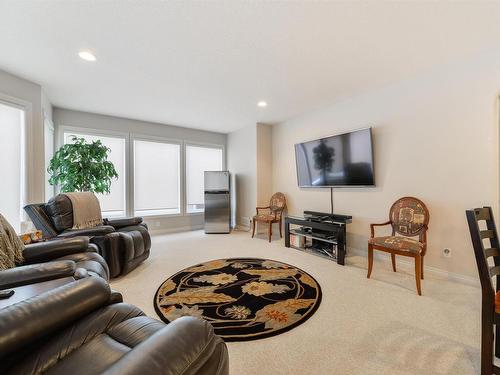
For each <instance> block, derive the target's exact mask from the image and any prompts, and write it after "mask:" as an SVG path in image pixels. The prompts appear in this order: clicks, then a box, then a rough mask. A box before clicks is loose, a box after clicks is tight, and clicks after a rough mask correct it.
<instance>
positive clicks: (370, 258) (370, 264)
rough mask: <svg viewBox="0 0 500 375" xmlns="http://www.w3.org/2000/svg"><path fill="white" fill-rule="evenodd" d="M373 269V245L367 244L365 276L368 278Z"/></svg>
mask: <svg viewBox="0 0 500 375" xmlns="http://www.w3.org/2000/svg"><path fill="white" fill-rule="evenodd" d="M372 269H373V247H372V245H368V274H367V275H366V277H367V278H368V279H369V278H370V275H371V274H372Z"/></svg>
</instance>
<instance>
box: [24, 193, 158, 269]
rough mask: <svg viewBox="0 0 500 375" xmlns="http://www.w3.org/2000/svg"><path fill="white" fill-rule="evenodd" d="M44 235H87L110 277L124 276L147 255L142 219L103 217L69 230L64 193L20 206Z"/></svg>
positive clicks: (148, 245)
mask: <svg viewBox="0 0 500 375" xmlns="http://www.w3.org/2000/svg"><path fill="white" fill-rule="evenodd" d="M24 210H25V211H26V213H27V214H28V216H29V217H30V219H31V221H32V222H33V224H34V225H35V227H36V228H37V229H39V230H41V231H42V232H43V234H44V236H45V237H46V238H71V237H75V236H87V237H89V238H90V242H91V243H92V244H94V245H96V246H97V248H98V250H99V254H101V255H102V257H103V258H104V259H105V260H106V262H107V264H108V267H109V274H110V277H117V276H120V275H125V274H127V273H129V272H130V271H132V270H133V269H134V268H136V267H137V266H138V265H139V264H141V263H142V262H143V261H144V260H146V259H147V258H148V257H149V253H150V248H151V236H150V234H149V231H148V228H147V226H146V224H145V223H143V222H142V218H140V217H133V218H123V219H104V220H103V223H102V225H98V226H96V227H93V228H87V229H73V228H72V227H73V206H72V203H71V200H70V199H69V198H68V197H67V196H66V195H64V194H58V195H56V196H55V197H53V198H51V199H50V200H49V202H48V203H38V204H30V205H27V206H26V207H24Z"/></svg>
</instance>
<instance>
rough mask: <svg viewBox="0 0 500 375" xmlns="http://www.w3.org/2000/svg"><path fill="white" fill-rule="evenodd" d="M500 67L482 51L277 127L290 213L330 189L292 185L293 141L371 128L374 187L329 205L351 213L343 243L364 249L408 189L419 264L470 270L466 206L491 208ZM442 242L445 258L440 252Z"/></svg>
mask: <svg viewBox="0 0 500 375" xmlns="http://www.w3.org/2000/svg"><path fill="white" fill-rule="evenodd" d="M499 66H500V54H494V55H490V56H483V57H482V58H480V59H479V58H478V59H477V60H475V61H469V62H467V63H464V64H462V65H457V66H449V67H447V68H446V69H442V70H440V71H434V72H430V73H428V74H427V75H425V76H422V77H418V78H415V79H413V80H411V81H407V82H404V83H401V84H398V85H395V86H391V87H386V88H383V89H380V90H377V91H373V92H370V93H366V94H364V95H360V96H357V97H353V98H349V99H345V100H343V101H341V102H337V103H334V104H332V105H331V106H330V107H328V108H324V109H321V110H317V111H314V112H311V113H308V114H304V115H302V116H301V117H299V118H295V119H293V120H290V121H286V122H284V123H281V124H279V125H276V126H275V127H274V128H273V150H274V153H273V187H274V190H279V191H282V192H284V193H285V194H286V196H287V200H288V210H289V212H290V213H292V214H301V213H302V211H303V210H306V209H310V210H316V211H325V212H328V211H329V209H330V207H329V205H330V200H329V198H330V196H329V195H330V192H329V190H328V189H324V190H322V189H299V188H298V187H297V181H296V172H295V156H294V144H295V143H298V142H302V141H306V140H311V139H314V138H319V137H324V136H329V135H332V134H335V133H337V132H343V131H348V130H353V129H357V128H361V127H366V126H373V128H374V129H373V130H374V149H375V150H374V152H375V163H376V164H375V168H376V184H377V186H376V187H374V188H357V189H354V188H348V189H340V188H339V189H336V190H335V196H334V197H335V205H334V211H335V212H336V213H339V214H349V215H352V216H353V223H352V224H350V225H349V226H348V232H349V235H348V243H349V245H350V247H353V248H356V249H359V250H362V251H363V252H364V251H366V242H367V239H368V237H369V234H370V231H369V224H370V223H374V222H383V221H385V220H386V219H387V217H388V211H389V208H390V206H391V204H392V203H393V202H394V201H395V200H396V199H398V198H399V197H402V196H405V195H412V196H416V197H419V198H420V199H422V200H423V201H424V202H425V203H426V204H427V205H428V207H429V209H430V214H431V219H430V225H429V227H430V230H429V247H428V254H427V256H426V260H425V261H426V265H428V266H433V267H437V268H440V269H443V270H446V271H449V272H453V273H458V274H462V275H468V276H474V277H476V276H477V270H476V266H475V261H474V255H473V250H472V247H471V243H470V237H469V232H468V228H467V225H466V220H465V210H466V209H467V208H472V207H478V206H483V205H492V206H493V207H494V208H495V210H496V209H497V207H498V204H497V202H498V189H499V184H498V166H499V163H498V143H499V141H498V130H497V129H498V106H497V100H498V93H499V91H498V90H499V88H500V69H499V68H498V67H499ZM495 212H497V211H495ZM497 219H498V220H500V217H498V215H497ZM445 247H450V248H451V249H452V257H451V258H444V257H443V256H442V255H441V251H442V249H443V248H445ZM375 272H376V270H375Z"/></svg>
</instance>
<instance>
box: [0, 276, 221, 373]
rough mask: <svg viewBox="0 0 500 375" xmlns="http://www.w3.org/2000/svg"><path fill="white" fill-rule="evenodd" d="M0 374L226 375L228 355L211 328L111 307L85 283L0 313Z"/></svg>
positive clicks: (97, 285)
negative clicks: (166, 320) (164, 320)
mask: <svg viewBox="0 0 500 375" xmlns="http://www.w3.org/2000/svg"><path fill="white" fill-rule="evenodd" d="M0 373H2V374H6V375H7V374H42V373H43V374H47V375H57V374H72V375H87V374H107V375H115V374H116V375H118V374H120V375H132V374H141V375H149V374H151V375H152V374H155V375H161V374H185V375H209V374H210V375H226V374H228V354H227V348H226V345H225V343H224V342H223V341H222V340H221V339H220V338H219V337H218V336H216V335H215V334H214V332H213V328H212V326H211V325H210V324H209V323H208V322H206V321H203V320H200V319H197V318H193V317H182V318H179V319H177V320H175V321H174V322H172V323H170V324H168V325H166V324H164V323H162V322H160V321H157V320H155V319H152V318H149V317H147V316H145V315H144V313H143V312H142V311H141V310H140V309H138V308H137V307H135V306H132V305H129V304H125V303H113V304H110V289H109V286H108V285H107V283H106V282H105V281H104V280H102V279H100V278H96V277H89V278H85V279H81V280H77V281H75V282H73V283H71V284H68V285H64V286H61V287H59V288H56V289H53V290H51V291H49V292H46V293H43V294H40V295H38V296H35V297H32V298H30V299H28V300H25V301H22V302H19V303H17V304H14V305H11V306H8V307H5V308H3V309H0Z"/></svg>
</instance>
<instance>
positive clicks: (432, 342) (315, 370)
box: [111, 231, 481, 375]
mask: <svg viewBox="0 0 500 375" xmlns="http://www.w3.org/2000/svg"><path fill="white" fill-rule="evenodd" d="M264 237H265V236H264V235H261V236H259V238H255V239H252V238H250V234H249V233H247V232H233V233H232V234H230V235H205V234H204V233H203V232H202V231H195V232H185V233H178V234H168V235H158V236H154V237H153V246H152V255H151V257H150V258H149V259H148V260H147V261H146V262H145V263H144V264H142V265H141V266H140V267H138V268H137V269H136V270H134V271H133V272H131V273H130V274H128V275H127V276H125V277H123V278H120V279H117V280H114V281H113V282H112V283H111V285H112V287H113V288H114V289H117V290H119V291H120V292H122V293H123V296H124V299H125V301H126V302H129V303H132V304H135V305H137V306H139V307H140V308H141V309H143V310H144V312H145V313H147V314H148V315H150V316H152V317H157V315H156V313H155V311H154V308H153V297H154V294H155V292H156V289H157V288H158V286H159V285H160V284H161V283H162V282H163V281H164V280H165V279H166V278H168V277H169V276H170V275H172V274H174V273H176V272H177V271H179V270H182V269H183V268H186V267H189V266H191V265H193V264H197V263H201V262H204V261H207V260H211V259H220V258H229V257H258V258H269V259H275V260H278V261H283V262H285V263H289V264H292V265H294V266H297V267H299V268H301V269H303V270H304V271H306V272H308V273H310V274H311V275H312V276H313V277H314V278H315V279H316V280H317V281H318V282H319V284H320V285H321V289H322V292H323V300H322V302H321V305H320V307H319V309H318V310H317V311H316V313H315V314H314V315H313V316H312V317H311V318H310V319H309V320H307V321H306V322H305V323H303V324H302V325H300V326H298V327H296V328H294V329H292V330H291V331H288V332H285V333H283V334H280V335H277V336H274V337H269V338H265V339H262V340H256V341H249V342H229V343H228V348H229V355H230V371H231V374H238V375H246V374H256V375H257V374H259V375H267V374H290V375H292V374H301V375H304V374H343V375H347V374H363V375H366V374H390V375H393V374H394V375H398V374H401V375H402V374H405V375H408V374H419V375H428V374H453V375H459V374H479V373H480V371H479V342H480V311H479V307H480V300H481V292H480V290H479V289H478V288H476V287H472V286H467V285H463V284H459V283H454V282H450V281H446V280H441V279H437V278H436V277H435V276H432V275H430V274H429V273H427V274H426V280H424V281H423V284H422V292H423V296H422V297H418V296H417V294H416V293H415V282H414V277H413V274H412V273H410V272H407V271H404V270H398V273H396V274H395V273H393V272H392V270H391V268H390V262H389V263H382V262H380V263H375V265H374V271H373V273H372V279H370V280H368V279H366V258H363V257H356V256H355V257H348V261H347V263H348V265H347V266H345V267H342V266H338V265H337V264H335V263H333V262H331V261H329V260H326V259H323V258H320V257H316V256H313V255H309V254H305V253H302V252H299V251H296V250H293V249H287V248H285V247H284V246H283V243H282V241H281V240H279V239H278V238H274V240H273V242H272V243H271V244H269V243H268V242H267V240H266V239H265V238H264Z"/></svg>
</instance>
